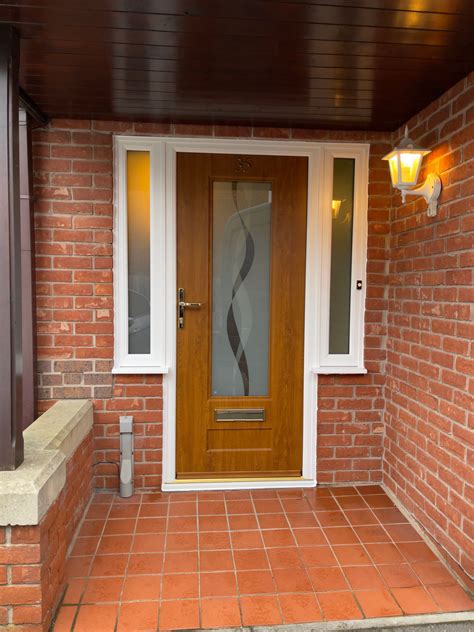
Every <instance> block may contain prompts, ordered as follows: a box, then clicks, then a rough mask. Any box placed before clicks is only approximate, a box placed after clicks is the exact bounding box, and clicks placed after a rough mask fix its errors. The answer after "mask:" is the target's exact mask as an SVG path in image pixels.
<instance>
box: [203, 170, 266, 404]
mask: <svg viewBox="0 0 474 632" xmlns="http://www.w3.org/2000/svg"><path fill="white" fill-rule="evenodd" d="M271 191H272V188H271V183H269V182H243V181H234V182H229V181H226V182H214V183H213V213H212V224H213V255H212V257H213V274H212V395H214V396H227V397H229V396H230V397H232V396H235V397H242V396H251V395H253V396H259V395H262V396H263V395H267V394H268V346H269V312H270V242H271V215H272V203H271Z"/></svg>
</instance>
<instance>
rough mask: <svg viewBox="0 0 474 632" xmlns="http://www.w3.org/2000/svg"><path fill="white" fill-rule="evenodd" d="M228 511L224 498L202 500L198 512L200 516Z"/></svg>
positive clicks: (215, 514)
mask: <svg viewBox="0 0 474 632" xmlns="http://www.w3.org/2000/svg"><path fill="white" fill-rule="evenodd" d="M225 513H226V510H225V503H224V501H223V500H200V501H199V503H198V514H199V515H200V516H219V515H222V516H223V515H224V514H225Z"/></svg>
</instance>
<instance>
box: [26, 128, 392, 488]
mask: <svg viewBox="0 0 474 632" xmlns="http://www.w3.org/2000/svg"><path fill="white" fill-rule="evenodd" d="M115 132H116V133H129V134H130V133H136V134H170V135H171V134H172V135H205V136H218V137H224V136H228V137H251V136H254V137H257V138H279V139H285V138H286V139H290V138H294V139H298V140H302V139H306V140H321V141H322V140H341V141H349V140H350V141H361V142H370V143H371V155H370V183H369V187H370V192H371V197H370V203H369V244H368V259H369V263H368V296H367V313H366V335H367V338H366V342H367V349H366V362H367V367H368V368H369V374H368V375H364V376H342V377H341V376H331V377H321V378H320V379H319V385H320V388H319V409H320V412H319V426H318V435H319V448H318V466H319V480H320V481H321V482H327V483H330V482H346V481H351V482H353V481H379V480H380V479H381V453H382V408H383V400H382V386H383V380H384V378H383V375H382V373H383V372H382V367H383V363H384V361H385V350H384V336H385V322H384V318H385V317H384V315H383V310H384V309H385V308H386V300H387V296H386V287H385V282H386V275H387V271H388V270H387V266H388V259H387V246H388V233H389V206H390V200H391V189H390V184H389V175H388V172H387V170H386V169H384V168H383V165H382V164H381V162H380V158H381V156H383V154H384V153H386V152H387V151H388V149H389V139H390V135H389V134H388V135H387V134H385V135H383V134H378V133H374V134H372V133H366V132H352V133H349V132H330V131H321V130H302V129H298V130H291V129H281V128H255V129H253V128H250V127H232V126H214V127H213V126H206V125H205V126H202V125H164V124H149V123H122V122H107V121H70V120H56V121H52V122H51V123H50V125H49V126H48V128H46V129H41V130H37V131H36V132H35V133H34V136H33V141H34V144H33V156H34V163H33V165H34V183H35V227H36V233H35V235H36V237H35V241H36V281H37V317H38V327H37V345H38V358H39V363H38V373H39V397H40V400H41V401H40V406H41V409H42V410H44V409H46V408H47V407H48V406H50V405H51V404H52V403H53V402H54V401H55V400H56V399H61V398H75V397H76V398H90V399H93V400H94V408H95V415H94V424H95V425H94V434H95V458H96V460H97V461H104V460H117V459H118V456H119V453H118V445H119V442H118V418H119V416H120V414H124V413H131V414H133V415H134V419H135V432H136V443H135V447H136V453H135V483H136V486H137V487H155V486H157V485H159V484H160V481H161V444H162V378H161V376H141V375H139V376H134V375H131V376H112V375H111V368H112V357H113V291H112V288H113V285H112V283H113V279H112V268H113V261H112V254H113V253H112V214H113V207H112V171H113V162H112V140H113V136H112V135H113V133H115ZM96 469H97V478H96V484H97V486H98V487H111V488H115V487H116V486H117V475H116V468H115V467H114V466H110V465H103V466H102V465H101V466H98V467H97V468H96Z"/></svg>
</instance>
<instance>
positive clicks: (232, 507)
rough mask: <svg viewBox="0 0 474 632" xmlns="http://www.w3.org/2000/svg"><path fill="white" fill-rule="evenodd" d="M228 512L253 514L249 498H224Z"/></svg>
mask: <svg viewBox="0 0 474 632" xmlns="http://www.w3.org/2000/svg"><path fill="white" fill-rule="evenodd" d="M226 507H227V513H228V514H253V513H254V509H253V503H252V501H251V500H226Z"/></svg>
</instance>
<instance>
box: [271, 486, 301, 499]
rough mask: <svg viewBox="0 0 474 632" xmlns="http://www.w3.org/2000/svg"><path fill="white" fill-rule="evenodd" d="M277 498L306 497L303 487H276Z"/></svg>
mask: <svg viewBox="0 0 474 632" xmlns="http://www.w3.org/2000/svg"><path fill="white" fill-rule="evenodd" d="M276 491H277V495H278V498H306V490H305V489H288V488H286V489H285V488H282V489H277V490H276Z"/></svg>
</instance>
